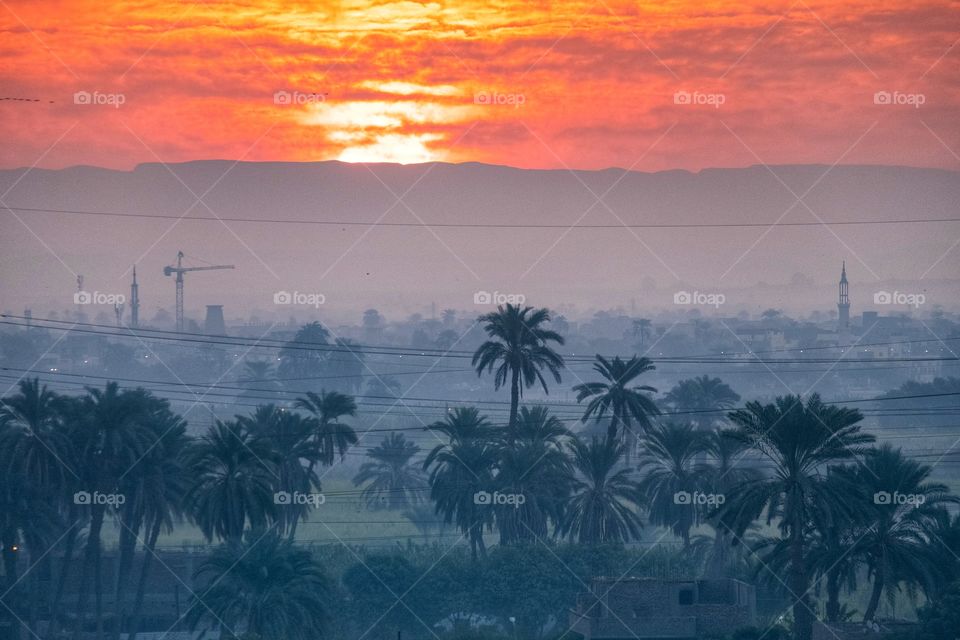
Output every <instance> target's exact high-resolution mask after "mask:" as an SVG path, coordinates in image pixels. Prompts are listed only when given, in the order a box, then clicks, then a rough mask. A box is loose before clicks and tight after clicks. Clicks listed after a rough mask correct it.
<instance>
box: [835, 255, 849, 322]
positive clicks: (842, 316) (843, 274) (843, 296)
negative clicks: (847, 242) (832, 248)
mask: <svg viewBox="0 0 960 640" xmlns="http://www.w3.org/2000/svg"><path fill="white" fill-rule="evenodd" d="M847 287H848V285H847V261H846V260H844V261H843V268H842V270H841V271H840V301H839V302H837V313H838V317H837V330H838V331H846V330H847V329H849V328H850V296H849V295H848V294H847Z"/></svg>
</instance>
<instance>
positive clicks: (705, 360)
mask: <svg viewBox="0 0 960 640" xmlns="http://www.w3.org/2000/svg"><path fill="white" fill-rule="evenodd" d="M0 317H2V318H23V321H21V322H12V321H10V320H3V321H0V324H6V325H11V326H16V327H32V328H35V329H39V328H43V329H48V330H53V331H66V332H74V333H84V334H93V335H102V336H107V337H115V338H125V339H130V338H140V339H148V340H161V341H173V342H186V343H194V344H195V343H201V344H214V345H222V346H230V347H248V348H261V349H278V348H279V349H282V350H287V351H314V352H333V353H351V354H354V355H357V354H362V355H389V356H408V357H431V358H440V357H444V358H470V359H471V360H472V358H473V353H472V352H469V351H452V350H451V351H443V350H440V349H433V348H431V349H414V348H412V347H392V346H385V345H363V344H352V343H351V344H342V343H341V344H323V343H311V342H301V341H296V340H289V341H282V340H271V339H254V338H239V337H238V338H233V337H230V336H208V335H205V334H197V333H184V332H177V331H166V330H159V329H150V330H148V333H153V334H161V335H145V334H144V331H143V330H137V331H134V330H132V329H129V328H128V329H127V330H126V331H119V330H118V329H117V327H114V326H111V325H103V324H94V323H88V322H70V321H67V320H38V319H30V320H29V321H28V320H27V318H26V317H25V316H13V315H10V314H0ZM28 322H29V324H28ZM36 322H49V323H59V324H69V325H72V326H71V327H67V328H63V327H37V326H36ZM78 326H79V327H104V328H107V329H108V330H104V331H94V330H89V329H77V328H76V327H78ZM188 336H198V337H197V338H191V337H188ZM952 340H960V337H951V338H942V339H941V338H937V339H929V340H916V341H900V342H887V343H876V345H891V344H910V343H927V342H933V343H937V342H945V341H952ZM271 342H274V343H281V346H279V347H278V345H276V344H268V343H271ZM866 346H871V344H861V345H855V346H851V347H850V350H856V349H860V348H862V347H866ZM838 348H839V347H835V346H830V347H811V348H809V349H805V348H797V349H789V350H785V351H804V350H810V351H813V350H821V349H838ZM757 353H758V352H731V353H730V354H722V355H708V356H657V357H656V358H654V361H655V362H661V363H662V362H666V363H690V364H714V363H719V364H738V363H743V364H751V363H757V362H761V363H769V364H822V363H827V364H831V365H833V364H835V363H837V362H838V360H837V359H835V358H826V359H817V358H792V359H791V358H774V359H770V360H763V359H760V358H754V359H753V360H745V359H743V358H738V357H737V356H747V357H754V356H755V355H756V354H757ZM564 360H565V361H568V362H586V363H593V362H594V361H595V357H587V356H575V355H564ZM957 360H960V357H957V356H944V357H913V358H905V357H895V358H894V357H891V358H882V359H876V358H846V359H844V358H841V359H840V360H839V361H840V362H855V363H875V362H878V361H881V362H885V363H886V362H951V361H957Z"/></svg>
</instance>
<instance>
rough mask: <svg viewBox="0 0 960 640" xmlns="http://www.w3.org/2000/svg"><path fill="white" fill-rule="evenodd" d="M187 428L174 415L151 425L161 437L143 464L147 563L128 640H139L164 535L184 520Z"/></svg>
mask: <svg viewBox="0 0 960 640" xmlns="http://www.w3.org/2000/svg"><path fill="white" fill-rule="evenodd" d="M186 426H187V425H186V422H185V421H184V420H183V419H182V418H181V417H180V416H178V415H176V414H173V413H171V412H163V413H161V414H160V415H158V416H157V418H156V420H155V421H154V422H152V423H151V428H152V430H153V432H154V433H156V434H157V438H158V439H157V445H156V446H155V447H154V449H153V450H152V451H151V452H150V455H148V456H147V457H145V458H144V460H143V461H142V462H141V463H140V465H142V468H141V469H140V470H139V473H138V482H139V484H140V490H139V492H138V494H139V496H140V499H139V502H140V504H141V505H142V512H141V514H140V516H139V517H140V518H141V520H142V528H143V530H144V531H145V532H146V537H145V539H144V540H143V542H142V547H143V560H142V563H141V567H140V577H139V580H138V582H137V589H136V594H135V596H134V602H133V607H132V608H131V612H132V613H131V616H130V621H129V625H128V626H129V636H128V640H136V634H137V632H138V631H139V627H140V620H141V612H142V610H143V601H144V598H145V596H146V588H147V583H148V579H149V576H150V571H151V568H152V566H153V559H154V556H155V555H156V547H157V540H158V538H159V537H160V533H161V532H163V531H166V532H167V533H170V532H172V531H173V527H174V523H175V522H176V521H178V520H180V519H181V518H182V516H183V508H182V505H183V498H184V495H185V494H186V490H187V486H188V477H187V469H186V462H187V461H186V457H185V453H186V451H187V449H188V447H189V444H190V438H189V437H188V436H187V435H186ZM138 466H139V465H138ZM131 573H132V571H131ZM126 577H127V576H126V574H125V573H123V572H118V576H117V578H118V579H117V589H118V591H117V596H116V602H117V604H118V607H119V609H120V610H119V612H118V615H117V625H118V628H119V625H120V624H121V623H122V622H123V620H124V616H125V615H126V614H125V608H124V605H125V599H124V597H123V595H122V592H125V591H126V589H125V587H126V583H125V580H126ZM118 633H119V632H118V631H116V632H115V633H114V637H118Z"/></svg>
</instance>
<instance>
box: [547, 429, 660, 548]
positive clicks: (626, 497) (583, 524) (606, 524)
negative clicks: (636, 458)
mask: <svg viewBox="0 0 960 640" xmlns="http://www.w3.org/2000/svg"><path fill="white" fill-rule="evenodd" d="M570 449H571V453H572V455H573V465H574V468H575V469H576V470H577V472H578V473H579V478H576V479H574V481H573V496H572V497H571V499H570V502H569V504H568V505H567V510H566V514H565V518H564V520H563V525H562V527H561V534H562V535H564V536H569V537H570V539H576V540H577V541H579V542H580V543H581V544H603V543H606V542H629V541H631V540H635V539H638V538H639V537H640V529H641V528H642V527H643V521H642V520H641V518H640V513H639V510H640V505H641V504H643V496H642V494H641V493H640V490H639V487H638V486H637V483H636V482H635V481H634V480H633V478H632V477H631V475H632V471H631V469H630V468H629V467H623V468H620V469H619V470H617V469H618V467H620V466H621V465H620V461H621V459H622V458H623V456H624V453H625V447H624V445H623V444H622V443H618V442H617V441H615V440H610V439H609V438H603V439H599V440H598V439H597V438H593V439H592V440H591V442H590V444H584V443H583V442H582V441H581V440H579V439H575V440H573V442H572V443H571V445H570Z"/></svg>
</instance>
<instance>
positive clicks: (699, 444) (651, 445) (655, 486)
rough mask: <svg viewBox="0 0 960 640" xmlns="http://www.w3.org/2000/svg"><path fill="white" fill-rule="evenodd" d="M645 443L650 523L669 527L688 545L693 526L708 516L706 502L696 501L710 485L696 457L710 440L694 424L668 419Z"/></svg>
mask: <svg viewBox="0 0 960 640" xmlns="http://www.w3.org/2000/svg"><path fill="white" fill-rule="evenodd" d="M643 445H644V451H643V454H642V455H641V456H640V460H639V469H640V472H641V473H642V474H643V479H642V480H641V481H640V489H641V491H643V493H644V495H645V496H647V499H648V501H649V504H650V522H651V523H653V524H655V525H658V526H662V527H669V528H670V529H671V530H672V531H673V533H674V534H675V535H676V536H678V537H679V538H680V539H682V540H683V546H684V548H688V547H689V546H690V529H692V528H693V527H695V526H699V525H700V523H701V522H702V521H703V519H704V516H705V515H706V509H705V506H706V505H705V504H700V503H699V502H698V501H697V500H695V498H696V496H697V494H698V493H700V492H702V491H703V490H704V489H705V488H706V485H705V483H704V477H703V475H702V474H701V473H700V472H699V471H698V469H697V467H696V464H695V460H696V458H697V456H698V455H699V454H701V453H702V452H703V451H704V450H705V449H706V446H707V443H706V442H705V441H704V438H703V435H702V434H700V433H698V432H697V431H696V430H695V429H694V428H693V427H692V426H691V425H687V424H676V423H672V422H668V423H666V424H664V425H660V426H656V427H653V428H651V429H650V430H648V431H647V433H646V435H645V436H644V437H643Z"/></svg>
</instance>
